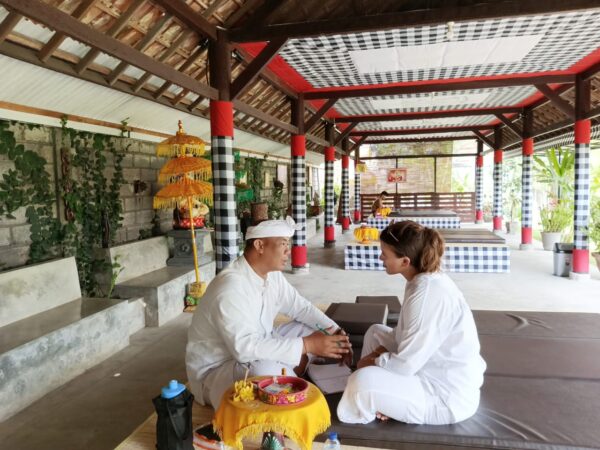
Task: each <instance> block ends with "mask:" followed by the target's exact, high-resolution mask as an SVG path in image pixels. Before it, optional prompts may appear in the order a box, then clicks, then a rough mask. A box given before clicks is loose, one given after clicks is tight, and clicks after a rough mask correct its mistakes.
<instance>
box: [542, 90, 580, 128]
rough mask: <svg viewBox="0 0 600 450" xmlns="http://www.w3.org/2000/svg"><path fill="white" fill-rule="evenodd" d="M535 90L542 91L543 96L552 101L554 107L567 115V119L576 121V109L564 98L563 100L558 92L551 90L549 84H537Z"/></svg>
mask: <svg viewBox="0 0 600 450" xmlns="http://www.w3.org/2000/svg"><path fill="white" fill-rule="evenodd" d="M535 88H536V89H537V90H538V91H540V92H541V93H542V94H544V97H546V98H547V99H548V100H550V102H551V103H552V104H553V105H554V106H556V107H557V108H558V109H559V110H560V111H561V112H563V113H564V114H566V116H567V117H569V118H570V119H573V120H575V108H573V107H572V106H571V104H570V103H569V102H568V101H566V100H565V99H564V98H562V97H561V96H560V95H558V94H557V93H556V92H554V91H553V90H552V89H551V88H550V86H548V85H547V84H536V85H535Z"/></svg>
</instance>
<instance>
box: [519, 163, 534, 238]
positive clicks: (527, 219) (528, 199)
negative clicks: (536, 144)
mask: <svg viewBox="0 0 600 450" xmlns="http://www.w3.org/2000/svg"><path fill="white" fill-rule="evenodd" d="M532 162H533V156H531V155H525V154H523V166H522V171H521V174H522V175H521V180H522V184H523V192H522V196H523V200H522V203H523V205H522V207H521V223H522V226H523V228H531V227H532V223H533V180H532V170H531V168H532Z"/></svg>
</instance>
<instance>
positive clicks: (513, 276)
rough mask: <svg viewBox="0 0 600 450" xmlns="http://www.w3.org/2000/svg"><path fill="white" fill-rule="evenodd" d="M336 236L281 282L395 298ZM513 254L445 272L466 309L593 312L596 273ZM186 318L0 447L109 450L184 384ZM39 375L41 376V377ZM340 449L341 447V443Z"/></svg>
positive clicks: (35, 410) (121, 357)
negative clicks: (499, 267) (359, 267)
mask: <svg viewBox="0 0 600 450" xmlns="http://www.w3.org/2000/svg"><path fill="white" fill-rule="evenodd" d="M336 231H338V234H337V239H338V242H337V245H336V247H335V248H333V249H324V248H323V245H322V243H323V235H322V233H321V234H318V235H317V236H316V237H314V238H313V239H311V240H310V241H309V243H308V246H309V261H310V264H311V267H310V274H308V275H291V274H287V275H286V277H287V278H288V280H290V282H291V283H292V284H293V285H294V286H296V287H297V288H298V289H299V291H300V292H301V293H302V294H303V295H304V296H305V297H307V298H308V299H310V300H311V301H313V302H314V303H328V302H338V301H340V302H342V301H344V302H348V301H353V299H354V297H355V296H356V295H357V294H367V293H370V294H372V295H377V294H396V295H399V296H401V295H402V292H403V288H404V282H403V279H402V278H401V277H400V276H388V275H387V274H386V273H385V272H371V271H345V270H343V246H344V243H346V242H350V241H351V240H352V234H351V233H347V234H345V235H340V233H339V229H338V230H336ZM506 237H507V241H508V242H509V243H510V244H511V246H512V248H513V251H512V254H511V265H512V270H511V273H510V274H450V275H451V277H452V278H453V279H454V280H455V281H456V283H457V284H458V285H459V287H460V288H461V289H462V291H463V292H464V294H465V297H466V298H467V301H468V302H469V304H470V305H471V307H472V308H473V309H497V310H538V311H578V312H600V272H599V271H598V268H597V267H596V266H595V264H593V265H592V267H591V272H592V277H591V279H590V280H585V281H572V280H569V279H563V278H558V277H554V276H552V275H551V273H552V253H551V252H544V251H543V250H541V245H540V244H539V243H537V244H536V249H534V250H531V251H527V252H523V251H519V250H517V248H518V241H517V239H518V237H517V236H506ZM191 317H192V315H191V314H182V315H181V316H179V317H178V318H176V319H174V320H173V321H171V322H169V323H168V324H166V325H164V326H162V327H161V328H158V329H157V328H146V329H144V330H142V331H140V332H138V333H136V334H135V335H133V336H132V337H131V345H130V346H129V347H127V348H126V349H124V350H123V351H121V352H119V353H117V354H116V355H114V356H113V357H111V358H109V359H108V360H106V361H104V362H103V363H102V364H99V365H98V366H96V367H94V368H93V369H91V370H89V371H87V372H86V373H84V374H83V375H81V376H79V377H77V378H76V379H74V380H72V381H71V382H69V383H67V384H65V385H64V386H62V387H61V388H59V389H57V390H55V391H53V392H51V393H50V394H48V395H47V396H46V397H44V398H42V399H41V400H39V401H38V402H36V403H34V404H32V405H31V406H30V407H28V408H27V409H25V410H24V411H22V412H21V413H19V414H17V415H16V416H14V417H12V418H11V419H9V420H7V421H5V422H4V423H2V424H0V442H1V444H0V447H1V448H6V449H11V450H34V449H35V450H39V449H42V448H44V449H61V450H70V449H74V450H75V449H77V450H80V449H87V450H96V449H98V450H100V449H112V448H114V447H115V446H117V445H118V444H119V443H120V442H121V441H122V440H124V439H125V438H126V437H127V436H128V435H129V434H130V433H131V432H133V430H135V428H136V427H137V426H138V425H139V424H141V423H142V422H143V421H144V420H145V419H146V418H147V417H148V416H149V415H150V414H151V413H152V412H153V406H152V402H151V399H152V398H153V397H154V396H156V395H157V394H158V393H159V391H160V387H161V386H162V385H163V384H165V383H166V382H167V381H168V380H169V379H172V378H176V379H179V380H185V367H184V352H185V342H186V332H187V327H188V325H189V323H190V320H191ZM43 376H44V374H43V373H40V377H43ZM342 444H343V443H342Z"/></svg>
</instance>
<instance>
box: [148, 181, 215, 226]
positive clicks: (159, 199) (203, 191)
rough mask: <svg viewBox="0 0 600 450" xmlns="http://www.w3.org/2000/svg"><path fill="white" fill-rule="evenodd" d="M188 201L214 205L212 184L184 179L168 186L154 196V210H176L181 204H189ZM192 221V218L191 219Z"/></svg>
mask: <svg viewBox="0 0 600 450" xmlns="http://www.w3.org/2000/svg"><path fill="white" fill-rule="evenodd" d="M188 199H189V200H190V201H191V200H200V201H201V202H203V203H206V204H208V205H212V200H213V187H212V184H210V183H209V182H207V181H199V180H192V179H190V178H187V177H183V178H181V179H180V180H179V181H177V182H175V183H171V184H167V185H166V186H165V187H164V188H162V189H161V190H160V191H158V192H157V193H156V194H155V195H154V209H169V208H175V207H176V206H177V205H178V204H179V203H183V202H184V201H185V202H187V201H188ZM190 219H192V218H191V217H190Z"/></svg>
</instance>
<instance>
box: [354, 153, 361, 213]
mask: <svg viewBox="0 0 600 450" xmlns="http://www.w3.org/2000/svg"><path fill="white" fill-rule="evenodd" d="M360 220H361V214H360V173H358V172H356V164H355V165H354V222H360Z"/></svg>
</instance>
